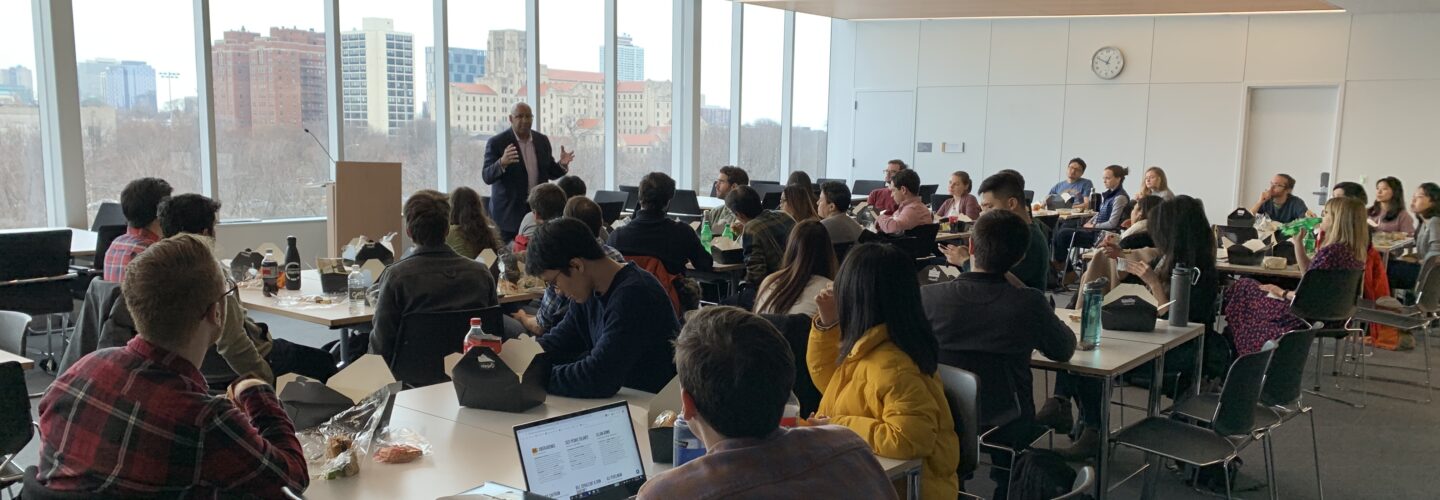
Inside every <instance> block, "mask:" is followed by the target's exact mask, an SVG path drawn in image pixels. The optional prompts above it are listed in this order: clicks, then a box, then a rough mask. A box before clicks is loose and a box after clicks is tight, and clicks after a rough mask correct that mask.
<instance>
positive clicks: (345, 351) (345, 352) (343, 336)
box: [335, 327, 353, 368]
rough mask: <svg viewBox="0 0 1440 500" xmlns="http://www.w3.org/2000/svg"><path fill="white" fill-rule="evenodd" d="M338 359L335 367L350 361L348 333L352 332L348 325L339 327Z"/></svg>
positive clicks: (342, 365)
mask: <svg viewBox="0 0 1440 500" xmlns="http://www.w3.org/2000/svg"><path fill="white" fill-rule="evenodd" d="M339 332H340V361H339V362H338V363H335V367H336V368H341V367H344V366H345V365H346V364H349V362H350V334H351V333H353V332H352V331H351V330H350V328H349V327H340V330H339Z"/></svg>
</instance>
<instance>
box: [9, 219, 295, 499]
mask: <svg viewBox="0 0 1440 500" xmlns="http://www.w3.org/2000/svg"><path fill="white" fill-rule="evenodd" d="M126 274H127V276H126V279H125V282H124V284H123V285H121V286H122V288H123V291H124V296H125V304H126V306H128V307H129V309H130V313H131V315H132V316H133V318H134V320H135V326H136V330H137V331H138V332H139V335H138V336H136V337H135V338H133V339H131V340H130V343H129V344H126V345H125V347H115V348H109V349H102V350H99V351H95V352H93V353H91V354H89V355H88V356H85V357H84V358H81V359H80V361H78V362H77V363H76V364H75V365H74V366H73V367H71V368H70V370H69V371H67V372H65V374H64V375H62V376H60V378H58V379H56V380H55V383H54V385H52V386H51V387H50V389H49V390H48V391H46V392H45V397H43V398H41V400H40V406H39V410H40V466H39V471H38V473H37V474H36V477H37V479H38V480H39V482H40V484H41V485H43V486H45V487H46V488H48V489H50V490H53V491H58V492H69V493H93V494H100V495H112V496H122V497H150V498H153V497H185V498H192V497H198V498H217V497H221V496H223V497H227V498H228V497H246V496H255V497H260V498H281V497H283V494H282V492H281V487H284V486H288V487H290V489H292V490H294V491H302V490H304V489H305V487H306V486H307V485H308V484H309V476H308V474H307V471H306V464H305V456H304V451H303V450H302V449H301V447H300V442H299V441H297V440H296V439H295V427H294V424H292V423H291V422H290V418H289V417H288V416H286V414H285V410H284V409H282V408H281V406H280V401H279V400H278V399H277V398H276V396H275V391H274V389H272V388H271V387H270V386H269V385H268V384H266V383H265V382H263V381H260V380H259V379H256V378H253V377H242V378H241V379H240V380H238V381H236V382H235V383H233V384H231V385H230V388H229V391H228V396H225V397H221V396H211V395H210V394H208V393H207V392H206V387H205V379H204V377H202V376H201V375H200V370H199V368H198V367H199V366H200V364H201V362H202V361H203V360H204V357H205V351H206V349H207V348H208V347H209V346H210V345H211V344H214V343H215V341H216V340H217V339H218V338H219V336H220V329H221V326H222V325H223V324H224V323H225V307H224V303H225V299H226V297H227V296H228V295H230V294H233V293H235V291H236V290H235V288H234V287H233V286H230V287H227V285H226V281H225V279H224V278H223V276H222V275H221V272H220V268H219V266H216V265H215V257H214V256H213V255H212V253H211V251H210V247H209V246H208V245H206V243H205V242H204V240H202V239H201V237H199V236H195V235H190V234H182V235H179V236H175V237H173V238H170V239H166V240H161V241H159V242H156V243H155V244H153V245H150V248H149V249H147V250H145V252H144V253H141V254H140V255H139V256H137V257H135V259H134V260H133V261H132V262H130V265H129V266H127V269H126Z"/></svg>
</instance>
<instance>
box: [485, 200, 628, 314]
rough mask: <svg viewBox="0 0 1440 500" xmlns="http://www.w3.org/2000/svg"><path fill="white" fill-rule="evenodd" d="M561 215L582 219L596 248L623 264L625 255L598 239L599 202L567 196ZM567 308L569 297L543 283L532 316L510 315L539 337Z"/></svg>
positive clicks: (519, 312)
mask: <svg viewBox="0 0 1440 500" xmlns="http://www.w3.org/2000/svg"><path fill="white" fill-rule="evenodd" d="M565 217H573V218H576V219H579V220H580V222H584V223H585V226H586V227H588V228H590V232H591V233H594V234H595V241H596V242H597V243H600V249H601V250H604V251H605V256H606V257H609V258H610V260H613V261H615V262H616V263H618V264H624V263H625V257H624V256H623V255H620V251H618V250H615V249H614V248H613V247H611V246H610V245H606V244H605V242H604V240H602V239H600V230H601V229H604V227H605V226H604V224H605V222H604V215H603V213H602V212H601V211H600V205H597V204H595V202H594V201H591V200H590V199H589V198H586V197H584V196H576V197H573V198H570V201H567V202H565ZM569 310H570V299H569V298H567V297H565V296H564V295H561V294H560V292H559V291H558V290H556V289H555V287H554V286H546V287H545V294H544V295H543V296H541V297H540V308H539V309H536V310H535V315H534V316H531V315H529V314H528V313H526V312H525V311H524V310H523V309H522V310H519V311H515V312H514V313H511V314H510V315H511V316H512V317H514V318H515V319H516V320H517V321H519V322H520V324H521V325H522V326H524V327H525V330H526V331H528V332H530V334H531V335H536V336H539V335H544V334H545V332H548V331H550V329H551V328H554V327H555V325H557V324H560V320H562V319H565V313H566V312H568V311H569Z"/></svg>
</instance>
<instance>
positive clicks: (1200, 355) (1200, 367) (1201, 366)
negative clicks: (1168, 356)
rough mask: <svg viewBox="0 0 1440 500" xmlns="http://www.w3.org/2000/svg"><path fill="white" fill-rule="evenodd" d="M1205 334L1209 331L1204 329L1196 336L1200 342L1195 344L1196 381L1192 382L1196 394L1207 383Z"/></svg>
mask: <svg viewBox="0 0 1440 500" xmlns="http://www.w3.org/2000/svg"><path fill="white" fill-rule="evenodd" d="M1201 328H1202V329H1203V328H1204V327H1203V326H1202V327H1201ZM1205 335H1207V333H1206V332H1205V331H1203V330H1202V331H1201V332H1200V336H1199V337H1195V341H1196V342H1199V345H1196V346H1195V382H1193V383H1191V384H1190V386H1191V388H1190V390H1191V394H1194V395H1196V396H1199V395H1200V386H1201V385H1204V384H1205ZM1161 357H1162V358H1163V357H1164V356H1163V355H1162V356H1161Z"/></svg>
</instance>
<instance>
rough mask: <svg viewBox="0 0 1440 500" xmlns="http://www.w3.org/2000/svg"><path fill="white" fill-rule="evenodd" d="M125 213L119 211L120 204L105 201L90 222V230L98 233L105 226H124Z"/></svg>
mask: <svg viewBox="0 0 1440 500" xmlns="http://www.w3.org/2000/svg"><path fill="white" fill-rule="evenodd" d="M124 225H125V212H124V211H122V210H121V209H120V204H119V203H115V202H113V201H107V202H104V203H101V204H100V209H99V210H97V211H96V212H95V220H93V221H90V230H91V231H99V230H100V228H102V227H105V226H124Z"/></svg>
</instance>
